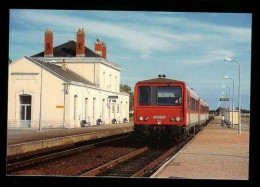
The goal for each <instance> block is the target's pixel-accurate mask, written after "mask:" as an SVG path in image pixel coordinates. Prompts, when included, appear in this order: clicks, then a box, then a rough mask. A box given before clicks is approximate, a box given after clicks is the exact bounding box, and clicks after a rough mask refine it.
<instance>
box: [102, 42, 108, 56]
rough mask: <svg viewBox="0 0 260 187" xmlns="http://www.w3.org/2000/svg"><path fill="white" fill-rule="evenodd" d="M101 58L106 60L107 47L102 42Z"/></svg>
mask: <svg viewBox="0 0 260 187" xmlns="http://www.w3.org/2000/svg"><path fill="white" fill-rule="evenodd" d="M102 57H103V58H105V59H106V58H107V46H106V43H105V42H102Z"/></svg>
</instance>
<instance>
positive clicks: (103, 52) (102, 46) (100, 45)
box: [95, 38, 107, 59]
mask: <svg viewBox="0 0 260 187" xmlns="http://www.w3.org/2000/svg"><path fill="white" fill-rule="evenodd" d="M95 52H96V53H97V54H99V55H100V56H102V57H103V58H105V59H106V58H107V47H106V43H105V42H101V39H100V38H99V39H97V41H96V42H95Z"/></svg>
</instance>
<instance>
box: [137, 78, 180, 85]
mask: <svg viewBox="0 0 260 187" xmlns="http://www.w3.org/2000/svg"><path fill="white" fill-rule="evenodd" d="M142 83H149V84H158V83H163V84H171V83H184V82H183V81H179V80H173V79H166V78H155V79H149V80H143V81H139V82H137V83H136V84H142Z"/></svg>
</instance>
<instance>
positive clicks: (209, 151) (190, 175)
mask: <svg viewBox="0 0 260 187" xmlns="http://www.w3.org/2000/svg"><path fill="white" fill-rule="evenodd" d="M248 173H249V122H248V124H243V121H242V133H241V134H238V127H237V125H235V127H234V128H227V127H221V119H220V117H215V119H214V120H213V121H212V122H211V123H210V124H209V125H208V126H207V127H205V128H204V130H203V131H201V132H200V133H199V134H198V135H197V136H196V137H195V138H194V139H193V140H192V141H191V142H190V143H189V144H187V145H186V146H185V147H184V148H183V149H181V150H180V151H179V152H178V153H177V154H176V155H174V156H173V157H172V158H171V159H169V160H168V161H167V162H166V163H165V164H164V165H163V166H162V167H160V168H159V169H158V170H157V172H155V173H154V174H153V175H152V176H151V177H150V178H173V179H222V180H223V179H224V180H248V179H249V176H248Z"/></svg>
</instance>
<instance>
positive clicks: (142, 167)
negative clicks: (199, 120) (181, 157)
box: [81, 119, 213, 177]
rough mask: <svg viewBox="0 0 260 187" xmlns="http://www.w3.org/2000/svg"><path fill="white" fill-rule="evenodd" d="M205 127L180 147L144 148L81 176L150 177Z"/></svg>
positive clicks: (184, 141) (181, 143)
mask: <svg viewBox="0 0 260 187" xmlns="http://www.w3.org/2000/svg"><path fill="white" fill-rule="evenodd" d="M212 120H213V119H210V120H208V122H207V124H208V123H210V122H211V121H212ZM207 124H205V125H204V126H206V125H207ZM204 126H203V127H204ZM203 127H200V128H198V129H196V130H194V133H195V134H193V135H192V136H189V137H187V138H186V139H185V140H182V141H181V142H178V145H174V146H173V147H168V148H148V147H143V148H140V149H138V150H136V151H134V152H132V153H130V154H128V155H125V156H123V157H120V158H118V159H116V160H114V161H111V162H109V163H106V164H104V165H102V166H99V167H98V168H95V169H93V170H91V171H88V172H86V173H84V174H81V176H84V177H87V176H107V177H149V176H150V175H151V174H153V172H154V170H155V168H158V167H159V166H160V165H162V164H163V163H165V162H166V161H167V160H168V158H170V157H171V156H172V155H174V154H175V153H176V152H178V151H179V150H180V149H181V148H182V147H184V146H185V145H186V144H187V143H188V142H189V141H190V140H191V139H193V138H194V137H195V135H196V134H198V133H199V132H200V131H201V130H202V129H203Z"/></svg>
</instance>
